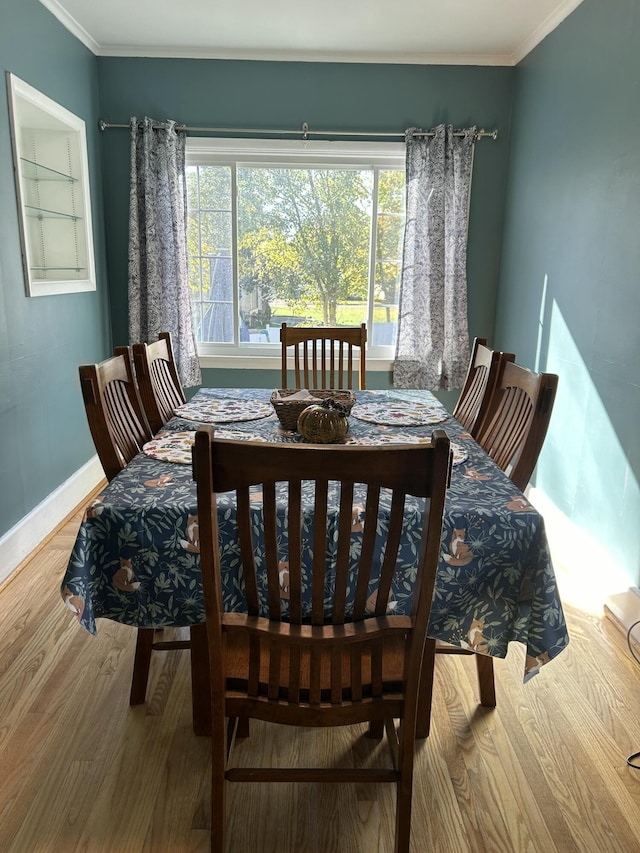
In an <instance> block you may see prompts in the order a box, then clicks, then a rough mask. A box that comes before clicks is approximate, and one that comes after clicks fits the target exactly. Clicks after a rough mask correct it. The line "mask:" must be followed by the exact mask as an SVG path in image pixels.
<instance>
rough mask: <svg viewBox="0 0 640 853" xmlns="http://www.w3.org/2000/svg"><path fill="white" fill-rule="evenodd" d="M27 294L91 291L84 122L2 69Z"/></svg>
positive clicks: (92, 269)
mask: <svg viewBox="0 0 640 853" xmlns="http://www.w3.org/2000/svg"><path fill="white" fill-rule="evenodd" d="M7 86H8V90H9V109H10V117H11V135H12V142H13V158H14V167H15V174H16V193H17V197H18V207H19V213H20V238H21V241H22V256H23V261H24V272H25V284H26V289H27V295H28V296H50V295H53V294H57V293H75V292H77V291H82V290H95V289H96V279H95V269H94V261H93V232H92V228H91V203H90V197H89V171H88V166H87V141H86V130H85V124H84V121H83V120H82V119H80V118H78V116H76V115H74V114H73V113H71V112H69V110H67V109H65V108H64V107H62V106H60V105H59V104H57V103H56V102H55V101H52V100H51V99H50V98H47V97H46V95H43V94H42V92H39V91H38V90H37V89H34V88H33V86H29V85H28V84H27V83H25V82H24V81H23V80H20V78H18V77H16V76H15V74H11V73H8V74H7Z"/></svg>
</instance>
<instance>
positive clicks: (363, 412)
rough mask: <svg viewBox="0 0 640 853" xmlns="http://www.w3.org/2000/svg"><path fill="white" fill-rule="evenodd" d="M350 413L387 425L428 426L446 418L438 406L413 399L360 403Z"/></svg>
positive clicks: (360, 418)
mask: <svg viewBox="0 0 640 853" xmlns="http://www.w3.org/2000/svg"><path fill="white" fill-rule="evenodd" d="M351 415H352V416H353V417H354V418H358V419H359V420H361V421H369V423H373V424H385V425H387V426H429V425H431V424H440V423H442V422H443V421H446V420H447V418H448V415H447V413H446V412H445V411H444V409H441V408H440V407H439V406H432V405H427V404H426V403H418V402H414V401H411V402H408V401H407V402H388V403H361V404H359V405H357V406H354V407H353V409H352V410H351Z"/></svg>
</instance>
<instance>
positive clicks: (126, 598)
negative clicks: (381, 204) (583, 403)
mask: <svg viewBox="0 0 640 853" xmlns="http://www.w3.org/2000/svg"><path fill="white" fill-rule="evenodd" d="M269 396H270V392H269V391H268V390H264V389H203V390H201V391H199V392H198V395H197V399H198V401H200V402H203V401H206V400H227V399H234V400H247V401H257V402H260V403H264V402H265V401H268V399H269ZM357 398H358V403H359V404H363V405H367V404H380V403H383V404H384V403H385V402H390V403H401V404H403V405H405V406H406V407H407V409H408V410H411V407H412V404H415V403H418V404H420V406H424V404H429V405H430V406H437V407H439V406H440V404H439V403H438V402H437V400H436V399H435V398H434V397H433V396H432V395H431V394H430V393H429V392H427V391H398V390H392V391H358V392H357ZM418 408H420V407H418ZM442 411H443V418H444V419H443V420H442V422H441V423H439V424H437V425H435V426H434V425H433V424H432V425H421V426H417V427H411V426H407V425H406V424H403V425H402V427H401V428H397V427H394V426H392V425H384V424H374V423H371V422H366V421H363V420H360V419H357V418H353V417H352V418H350V420H349V433H348V435H347V437H346V439H345V441H347V442H348V441H355V442H358V443H373V442H374V441H375V440H376V438H377V439H378V440H380V441H382V442H384V443H387V442H388V441H393V440H394V439H395V434H396V433H401V434H402V435H401V436H398V439H399V440H406V436H413V437H415V438H420V437H422V438H425V437H428V436H430V435H431V432H432V431H433V430H434V429H444V430H445V431H446V432H447V433H448V434H449V436H450V437H451V439H452V440H454V441H455V443H456V444H457V445H458V446H459V447H460V448H462V450H463V452H462V453H461V454H460V453H459V454H458V459H461V458H462V459H463V461H459V462H458V464H456V465H455V467H454V468H453V473H452V482H451V488H450V489H449V492H448V495H447V503H446V509H445V518H444V526H443V538H442V551H441V559H440V566H439V570H438V577H437V582H436V589H435V593H434V600H433V607H432V612H431V620H430V625H429V635H430V636H432V637H435V638H437V639H440V640H443V641H445V642H448V643H453V644H454V645H457V646H460V647H464V648H470V649H473V650H475V651H477V652H482V653H485V654H488V655H492V656H494V657H504V656H505V655H506V653H507V647H508V644H509V642H511V641H518V642H521V643H524V644H525V646H526V649H527V656H526V664H525V679H528V678H530V677H531V676H532V675H534V674H535V673H536V672H537V671H538V670H539V668H540V667H541V666H542V665H543V664H545V663H547V662H548V661H549V660H551V659H552V658H554V657H555V656H556V655H558V654H559V653H560V652H561V651H562V650H563V649H564V648H565V647H566V645H567V643H568V641H569V637H568V634H567V629H566V624H565V619H564V614H563V610H562V604H561V601H560V597H559V595H558V590H557V586H556V580H555V575H554V572H553V567H552V564H551V559H550V555H549V549H548V544H547V539H546V535H545V529H544V520H543V518H542V517H541V515H540V514H539V513H538V512H537V511H536V510H535V508H534V507H533V506H531V504H529V502H528V501H527V499H526V498H525V497H524V495H523V494H522V493H521V492H520V491H519V490H518V489H517V488H516V487H515V486H514V485H513V483H511V481H510V480H509V479H508V477H507V476H506V475H505V474H504V473H503V472H502V471H501V470H500V469H499V468H498V467H497V466H496V465H495V464H494V463H493V461H492V460H491V459H490V458H489V457H488V456H487V455H486V454H485V453H484V451H483V450H482V449H481V448H480V447H479V446H478V445H477V444H476V442H475V441H473V439H472V438H471V436H469V435H468V434H467V433H465V432H464V430H463V429H462V427H461V426H460V424H458V422H457V421H456V420H454V419H453V418H452V417H451V416H450V415H448V413H446V411H444V409H443V410H442ZM225 426H226V427H227V428H228V424H227V425H225ZM197 427H198V424H197V422H194V421H191V420H185V419H181V418H178V417H176V418H173V419H172V420H171V421H170V422H169V423H168V424H167V425H166V426H165V428H164V430H165V431H166V430H176V431H180V432H188V431H190V430H191V431H193V430H195V429H197ZM221 429H222V427H221ZM233 429H234V432H236V431H240V432H245V433H247V437H248V438H249V437H251V438H253V440H255V439H256V438H260V439H262V440H266V441H301V440H302V439H301V437H300V436H299V435H298V434H297V433H295V432H290V431H287V430H284V429H283V428H282V427H281V425H280V422H279V421H278V419H277V418H276V417H275V415H272V416H270V417H261V418H260V419H258V420H252V421H246V422H242V423H240V422H237V423H234V424H233ZM178 456H179V455H178ZM178 456H177V457H176V459H177V461H161V460H160V459H158V458H153V457H152V456H148V455H147V454H145V453H140V454H139V455H138V456H136V457H135V459H133V461H132V462H131V463H130V464H129V465H128V466H127V467H126V468H125V469H124V470H123V471H122V472H121V473H120V474H118V476H117V477H115V479H114V480H113V481H112V482H111V483H110V484H109V485H108V486H107V487H106V488H105V490H104V491H103V492H102V493H101V494H100V495H99V496H98V497H97V498H95V500H93V501H92V503H91V504H90V505H89V506H88V507H87V509H86V512H85V516H84V519H83V521H82V524H81V526H80V530H79V532H78V537H77V540H76V543H75V546H74V548H73V552H72V554H71V558H70V560H69V564H68V568H67V571H66V573H65V576H64V579H63V581H62V585H61V592H62V598H63V600H64V602H65V604H66V606H67V607H68V608H69V610H70V611H71V613H73V614H75V616H76V617H77V619H78V620H79V621H80V624H81V625H82V626H83V627H85V628H86V629H87V630H88V631H90V632H91V633H95V632H96V619H97V618H101V617H103V618H108V619H114V620H116V621H118V622H123V623H125V624H128V625H133V626H136V627H170V626H174V627H177V626H187V625H192V624H199V623H202V622H204V620H205V614H204V601H203V596H202V585H201V577H200V563H199V541H198V518H197V507H196V490H195V483H194V482H193V480H192V474H191V466H190V465H188V464H180V461H179V459H178ZM465 456H466V458H464V457H465ZM182 461H185V459H184V455H183V459H182ZM336 500H337V499H336ZM253 501H254V503H255V508H256V514H257V515H256V518H257V520H258V521H257V523H258V524H259V518H260V508H261V504H260V494H259V492H258V491H256V492H255V494H254V495H253ZM220 502H221V506H220V511H219V525H220V547H221V549H222V560H223V569H224V577H223V587H224V588H223V596H224V603H225V608H226V609H228V610H234V609H238V608H239V607H240V597H239V595H238V593H237V590H238V588H239V585H240V584H241V583H242V578H241V576H239V563H240V561H239V556H238V543H237V537H236V533H235V505H234V500H233V497H232V495H231V494H228V495H226V496H224V495H223V496H221V501H220ZM282 505H283V512H282V517H281V519H280V527H281V563H280V577H281V587H282V597H283V606H284V607H285V608H286V598H287V553H286V542H287V537H286V521H285V518H286V516H285V512H284V507H285V505H286V495H285V494H283V501H282ZM418 516H419V513H418V507H417V506H416V504H415V503H412V501H411V500H409V501H408V503H407V506H406V509H405V527H404V531H403V546H402V549H401V553H400V559H399V561H398V566H397V569H396V574H395V578H394V583H393V588H392V593H391V596H390V598H389V603H388V607H389V609H391V610H393V611H394V612H396V613H403V612H406V611H407V609H408V608H409V606H410V602H411V591H412V587H413V580H414V576H415V561H416V553H417V542H416V535H415V531H416V523H417V519H418ZM305 524H306V525H307V529H306V532H305V530H304V529H303V536H305V537H306V536H309V540H310V541H312V527H313V510H312V507H311V506H309V507H308V511H307V515H306V519H305ZM364 524H366V518H365V517H364V494H363V495H362V496H361V499H358V497H356V498H355V499H354V507H353V530H352V535H353V540H354V548H353V554H354V559H356V558H357V553H358V540H359V537H361V533H362V529H363V525H364ZM331 544H332V543H331V539H330V537H328V542H327V557H328V563H329V566H330V565H331V559H332V554H331ZM259 547H260V546H259V544H258V549H259ZM259 559H260V554H259V553H258V554H257V560H258V561H259ZM328 577H329V580H330V572H329V575H328ZM370 593H371V597H372V598H373V597H374V596H375V594H376V578H375V577H373V578H372V580H371V587H370Z"/></svg>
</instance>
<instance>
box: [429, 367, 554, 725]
mask: <svg viewBox="0 0 640 853" xmlns="http://www.w3.org/2000/svg"><path fill="white" fill-rule="evenodd" d="M557 387H558V377H557V376H556V375H555V374H554V373H534V372H533V371H531V370H527V368H526V367H521V366H520V365H519V364H514V363H513V362H512V361H505V362H503V363H502V365H501V368H500V375H499V376H498V380H497V383H496V388H495V391H494V393H493V396H492V399H491V401H490V405H489V408H488V410H487V414H486V417H485V419H484V421H483V423H482V424H481V427H480V431H479V433H478V436H477V439H476V440H477V442H478V444H480V445H481V447H483V448H484V450H486V452H487V453H488V454H489V455H490V456H491V458H492V459H493V460H494V461H495V462H496V463H497V464H498V465H499V466H500V467H501V468H502V470H503V471H505V472H506V473H507V474H508V475H509V478H510V479H511V480H512V482H513V484H514V485H515V486H516V487H517V488H518V489H520V491H524V490H525V489H526V487H527V484H528V482H529V480H530V478H531V475H532V474H533V469H534V468H535V467H536V463H537V461H538V456H539V455H540V451H541V450H542V445H543V442H544V439H545V436H546V434H547V428H548V426H549V421H550V419H551V412H552V410H553V403H554V400H555V396H556V389H557ZM429 643H430V644H432V647H431V648H430V649H429ZM429 643H428V651H431V653H433V651H434V648H433V647H435V652H436V653H438V654H475V656H476V665H477V669H478V682H479V687H480V704H481V705H483V706H485V707H487V708H495V705H496V689H495V678H494V671H493V658H491V657H489V656H488V655H481V654H477V653H476V652H473V651H470V650H468V649H460V648H458V647H457V646H449V645H446V644H439V643H436V642H435V641H434V640H430V641H429ZM428 708H429V706H427V710H428ZM425 723H426V729H427V733H428V720H426V719H425V720H420V725H421V726H423V725H425ZM419 734H424V732H419Z"/></svg>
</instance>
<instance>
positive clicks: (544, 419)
mask: <svg viewBox="0 0 640 853" xmlns="http://www.w3.org/2000/svg"><path fill="white" fill-rule="evenodd" d="M557 387H558V377H557V376H556V374H555V373H534V372H533V371H532V370H528V369H527V368H526V367H521V366H520V365H519V364H515V363H512V362H506V363H505V364H503V366H502V368H501V371H500V376H499V377H498V381H497V384H496V388H495V391H494V393H493V396H492V399H491V400H490V403H489V408H488V410H487V414H486V417H485V419H484V421H483V423H482V425H481V428H480V430H479V432H478V435H477V439H476V440H477V442H478V444H479V445H480V446H481V447H482V448H483V449H484V450H486V452H487V453H488V454H489V456H491V458H492V459H493V460H494V462H496V464H498V465H499V466H500V468H502V470H503V471H505V472H506V473H507V474H508V475H509V478H510V479H511V481H512V482H513V483H514V484H515V485H516V486H517V487H518V489H520V491H522V492H523V491H524V490H525V489H526V487H527V485H528V483H529V480H530V479H531V475H532V474H533V469H534V468H535V467H536V464H537V462H538V456H539V455H540V451H541V450H542V445H543V443H544V439H545V436H546V434H547V428H548V426H549V421H550V419H551V412H552V411H553V403H554V401H555V396H556V390H557Z"/></svg>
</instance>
